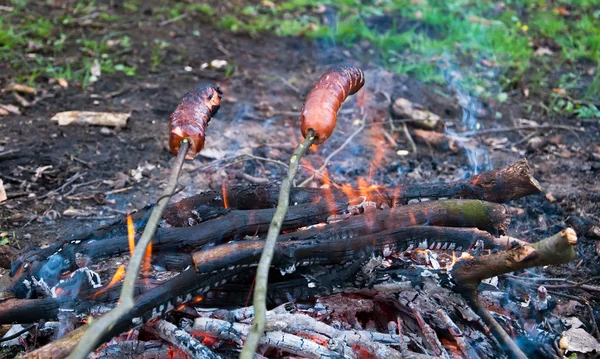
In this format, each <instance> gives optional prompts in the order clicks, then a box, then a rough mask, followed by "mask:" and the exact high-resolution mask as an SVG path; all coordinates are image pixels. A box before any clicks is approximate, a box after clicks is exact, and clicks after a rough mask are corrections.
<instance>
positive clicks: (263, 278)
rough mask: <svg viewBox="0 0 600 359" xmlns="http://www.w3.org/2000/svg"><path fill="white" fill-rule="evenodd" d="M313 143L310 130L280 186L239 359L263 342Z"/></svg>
mask: <svg viewBox="0 0 600 359" xmlns="http://www.w3.org/2000/svg"><path fill="white" fill-rule="evenodd" d="M314 141H315V133H314V131H312V130H309V131H308V133H307V136H306V138H305V139H304V141H303V142H302V143H301V144H300V145H298V148H296V151H294V153H293V154H292V158H290V167H289V168H288V175H287V177H285V178H284V179H283V181H282V183H281V190H280V191H279V202H278V204H277V209H276V210H275V214H274V215H273V220H272V221H271V225H270V226H269V232H268V233H267V238H266V240H265V245H264V249H263V252H262V255H261V257H260V262H259V263H258V268H257V269H256V284H255V288H254V321H253V324H252V329H251V330H250V335H249V336H248V339H247V340H246V344H245V345H244V348H243V349H242V352H241V354H240V359H252V358H253V357H254V353H255V352H256V348H258V344H259V343H260V338H261V337H262V336H263V333H264V330H265V325H266V314H267V304H266V302H267V284H268V280H269V268H270V267H271V261H272V260H273V253H274V251H275V244H276V243H277V236H279V232H280V231H281V224H282V222H283V219H284V218H285V215H286V214H287V210H288V206H289V202H290V188H291V186H292V182H293V181H294V177H296V173H297V172H298V167H299V164H300V159H301V158H302V156H304V154H305V153H306V151H308V149H309V148H310V146H311V145H312V144H313V142H314ZM82 359H83V358H82Z"/></svg>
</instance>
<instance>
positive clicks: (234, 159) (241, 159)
mask: <svg viewBox="0 0 600 359" xmlns="http://www.w3.org/2000/svg"><path fill="white" fill-rule="evenodd" d="M244 157H247V158H244ZM248 160H257V161H265V162H271V163H275V164H277V165H280V166H282V167H285V168H289V167H290V166H288V164H287V163H285V162H282V161H279V160H274V159H271V158H266V157H260V156H255V155H252V154H248V153H244V154H241V155H237V156H232V157H225V158H222V159H220V160H216V161H214V162H213V163H211V164H208V165H206V166H204V167H202V168H200V171H204V170H206V169H209V168H211V167H215V166H217V164H218V163H219V162H222V161H232V162H230V163H229V165H233V164H236V163H238V162H244V161H248ZM298 166H299V167H302V168H303V169H305V170H308V171H311V172H312V173H313V174H315V175H317V176H319V177H321V178H325V175H323V174H322V173H320V172H319V170H316V169H314V168H311V167H308V166H304V165H298ZM329 182H330V183H331V184H332V185H333V186H335V187H336V188H341V186H340V185H339V184H337V183H335V182H333V181H332V180H331V179H329Z"/></svg>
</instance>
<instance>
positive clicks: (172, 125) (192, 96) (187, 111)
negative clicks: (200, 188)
mask: <svg viewBox="0 0 600 359" xmlns="http://www.w3.org/2000/svg"><path fill="white" fill-rule="evenodd" d="M221 94H222V93H221V91H220V90H219V88H218V87H215V86H212V85H208V86H204V87H198V88H196V89H195V90H194V91H192V92H190V93H188V94H186V95H185V96H183V99H182V100H181V102H179V105H177V108H176V109H175V112H173V113H172V114H171V117H170V118H169V132H170V135H169V148H170V149H171V152H172V153H173V154H174V155H177V153H178V152H179V145H180V143H181V141H182V140H183V139H184V138H187V139H188V140H189V142H190V149H189V150H188V153H187V154H186V156H185V158H186V159H187V160H192V159H194V158H195V157H196V156H197V155H198V153H199V152H200V151H201V150H202V148H204V136H205V133H206V127H207V126H208V122H209V121H210V119H211V118H212V117H213V116H214V115H215V114H216V113H217V111H218V110H219V107H220V105H221Z"/></svg>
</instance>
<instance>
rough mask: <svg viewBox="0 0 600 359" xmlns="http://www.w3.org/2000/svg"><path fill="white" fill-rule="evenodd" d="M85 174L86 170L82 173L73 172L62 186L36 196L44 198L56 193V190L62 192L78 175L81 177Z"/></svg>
mask: <svg viewBox="0 0 600 359" xmlns="http://www.w3.org/2000/svg"><path fill="white" fill-rule="evenodd" d="M86 174H87V172H84V173H79V172H77V173H75V174H74V175H73V176H71V178H69V179H68V180H67V181H66V182H65V183H64V184H63V185H62V186H60V187H58V188H57V189H53V190H52V191H50V192H48V193H46V194H45V195H42V196H40V197H38V198H37V199H38V200H40V199H44V198H46V197H48V196H51V195H53V194H56V193H58V192H62V191H63V190H64V189H65V188H66V187H67V186H68V185H70V184H71V183H73V182H75V181H76V180H77V179H78V178H79V177H83V176H85V175H86Z"/></svg>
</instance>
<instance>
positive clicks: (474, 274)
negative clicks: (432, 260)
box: [451, 228, 577, 291]
mask: <svg viewBox="0 0 600 359" xmlns="http://www.w3.org/2000/svg"><path fill="white" fill-rule="evenodd" d="M576 245H577V234H576V233H575V231H573V230H572V229H571V228H567V229H564V230H562V231H560V232H559V233H557V234H555V235H553V236H552V237H549V238H546V239H544V240H542V241H540V242H537V243H532V244H530V245H526V246H518V247H516V248H513V249H509V250H507V251H502V252H498V253H493V254H489V255H485V256H480V257H474V258H471V259H464V260H460V261H458V262H456V264H455V265H454V267H452V272H451V274H452V278H454V281H455V282H456V283H457V284H458V285H459V287H464V288H470V289H472V288H477V286H478V285H479V283H481V281H482V280H484V279H486V278H492V277H495V276H498V275H501V274H506V273H510V272H514V271H518V270H522V269H526V268H532V267H540V266H547V265H557V264H564V263H569V262H571V261H573V260H575V259H576V258H577V250H576ZM458 290H459V291H460V288H459V289H458Z"/></svg>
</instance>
